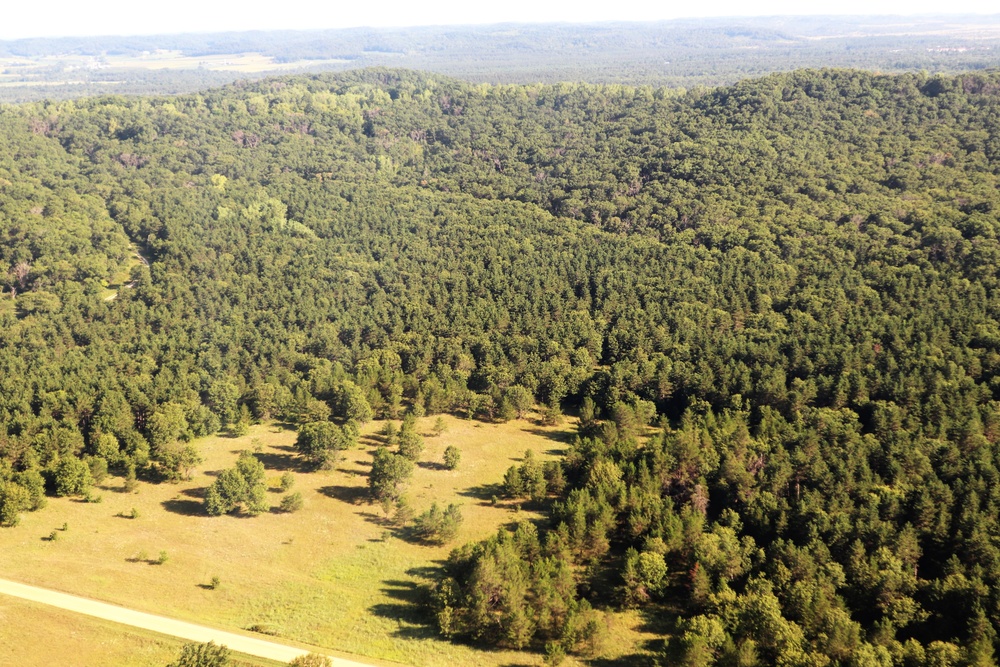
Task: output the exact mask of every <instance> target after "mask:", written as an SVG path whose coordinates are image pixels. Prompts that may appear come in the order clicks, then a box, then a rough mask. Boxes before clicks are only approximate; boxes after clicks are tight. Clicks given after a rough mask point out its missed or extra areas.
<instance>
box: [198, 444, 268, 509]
mask: <svg viewBox="0 0 1000 667" xmlns="http://www.w3.org/2000/svg"><path fill="white" fill-rule="evenodd" d="M268 507H269V505H268V502H267V482H266V481H265V471H264V464H263V463H261V462H260V461H259V460H257V457H255V456H254V455H253V454H251V453H250V452H246V451H245V452H242V453H241V454H240V457H239V459H237V461H236V466H235V467H234V468H227V469H226V470H223V471H222V472H220V473H219V476H218V477H217V478H216V480H215V481H214V482H212V485H211V486H210V487H208V491H207V492H206V494H205V511H206V512H207V513H208V514H210V515H212V516H219V515H221V514H229V513H230V512H234V511H236V510H237V509H241V510H242V511H243V512H245V513H247V514H249V515H250V516H256V515H258V514H260V513H262V512H266V511H267V509H268Z"/></svg>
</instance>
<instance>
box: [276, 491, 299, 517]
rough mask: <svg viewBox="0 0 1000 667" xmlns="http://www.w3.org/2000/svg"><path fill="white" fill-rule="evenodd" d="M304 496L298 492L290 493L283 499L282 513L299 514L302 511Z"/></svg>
mask: <svg viewBox="0 0 1000 667" xmlns="http://www.w3.org/2000/svg"><path fill="white" fill-rule="evenodd" d="M302 504H303V502H302V494H301V493H299V492H298V491H296V492H295V493H289V494H288V495H287V496H285V497H284V498H282V499H281V511H282V512H298V511H299V510H300V509H302Z"/></svg>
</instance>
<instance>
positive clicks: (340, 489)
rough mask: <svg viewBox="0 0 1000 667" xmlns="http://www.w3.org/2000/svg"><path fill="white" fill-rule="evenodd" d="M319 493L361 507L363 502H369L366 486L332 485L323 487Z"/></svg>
mask: <svg viewBox="0 0 1000 667" xmlns="http://www.w3.org/2000/svg"><path fill="white" fill-rule="evenodd" d="M319 492H320V493H322V494H323V495H324V496H327V497H328V498H333V499H334V500H342V501H343V502H345V503H350V504H352V505H360V504H361V503H362V502H365V501H366V500H368V487H366V486H340V485H331V486H324V487H321V488H320V489H319Z"/></svg>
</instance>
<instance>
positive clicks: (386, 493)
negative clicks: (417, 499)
mask: <svg viewBox="0 0 1000 667" xmlns="http://www.w3.org/2000/svg"><path fill="white" fill-rule="evenodd" d="M412 474H413V461H412V460H411V459H409V458H407V457H405V456H401V455H399V454H393V453H392V452H390V451H389V450H388V449H386V448H385V447H379V448H378V449H377V450H375V454H374V456H373V458H372V470H371V473H370V474H369V476H368V486H369V488H370V490H371V495H372V498H373V499H374V500H376V501H377V502H382V501H386V500H388V501H392V502H395V501H396V500H398V499H399V497H400V496H401V495H402V493H403V488H404V487H405V486H406V483H407V482H408V481H409V479H410V476H411V475H412Z"/></svg>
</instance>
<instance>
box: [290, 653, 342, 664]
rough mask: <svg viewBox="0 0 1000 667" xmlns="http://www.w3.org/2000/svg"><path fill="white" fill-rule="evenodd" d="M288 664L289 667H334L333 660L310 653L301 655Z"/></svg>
mask: <svg viewBox="0 0 1000 667" xmlns="http://www.w3.org/2000/svg"><path fill="white" fill-rule="evenodd" d="M288 664H289V667H333V660H331V659H330V658H328V657H326V656H325V655H319V654H317V653H309V654H307V655H300V656H299V657H297V658H295V659H294V660H292V661H291V662H290V663H288Z"/></svg>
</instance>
